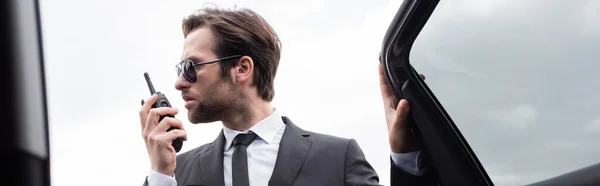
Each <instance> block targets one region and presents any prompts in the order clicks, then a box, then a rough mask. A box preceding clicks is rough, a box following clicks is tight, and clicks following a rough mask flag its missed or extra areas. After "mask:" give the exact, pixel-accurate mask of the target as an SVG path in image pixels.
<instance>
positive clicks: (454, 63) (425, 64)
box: [41, 0, 600, 186]
mask: <svg viewBox="0 0 600 186" xmlns="http://www.w3.org/2000/svg"><path fill="white" fill-rule="evenodd" d="M206 2H207V1H191V0H188V1H157V0H153V1H150V0H146V1H141V0H120V1H117V0H107V1H89V0H86V1H84V0H54V1H49V0H42V1H41V8H42V21H43V37H44V45H45V48H44V52H45V57H46V63H47V64H46V70H47V74H46V76H47V77H46V78H47V83H48V96H49V108H50V110H49V111H50V122H51V123H50V139H51V163H52V171H53V172H52V180H53V181H52V183H53V185H61V186H63V185H66V186H69V185H80V184H81V183H84V182H85V183H86V185H110V184H115V183H116V182H117V183H118V185H136V184H141V183H142V181H143V179H144V177H145V176H146V174H147V173H148V171H149V169H150V163H149V159H148V157H147V153H146V150H145V148H144V144H143V140H142V137H141V129H140V126H139V121H138V120H139V118H138V116H137V112H138V109H139V107H140V100H141V99H143V98H146V97H148V96H149V92H148V89H147V87H146V84H145V82H144V78H143V75H142V74H143V73H144V72H149V73H150V76H151V78H152V80H153V82H154V85H155V87H156V88H157V89H158V90H160V91H162V92H163V93H165V94H166V95H167V97H168V98H170V101H171V103H172V104H173V105H174V107H176V108H178V109H179V110H180V113H179V115H178V116H177V118H179V119H181V120H182V121H183V122H184V127H185V129H186V131H187V132H188V141H187V142H185V143H184V146H183V150H182V151H187V150H190V149H192V148H195V147H197V146H199V145H202V144H204V143H207V142H210V141H212V140H214V138H215V137H216V136H217V134H218V132H219V130H220V129H221V125H220V124H219V123H213V124H205V125H192V124H190V123H189V121H187V119H186V117H185V116H186V115H187V113H186V112H185V108H184V107H183V102H182V100H181V99H178V98H179V95H180V94H179V92H178V91H177V90H175V89H174V82H175V79H176V76H175V71H174V68H173V67H174V65H175V64H176V63H177V62H178V61H179V58H180V55H181V51H182V41H183V37H182V34H181V25H180V24H181V19H182V18H183V17H184V16H186V15H187V14H188V13H191V12H192V11H194V10H196V9H198V8H200V7H202V6H203V4H204V3H206ZM210 2H213V3H215V4H216V5H218V6H219V7H232V6H233V5H237V7H248V8H251V9H253V10H255V11H257V12H258V13H259V14H261V15H262V16H263V17H264V18H265V19H266V20H267V21H268V22H269V23H270V24H271V25H272V26H273V27H274V28H275V30H276V32H277V33H278V34H279V36H280V37H281V40H282V44H283V53H282V59H281V63H280V67H279V70H278V74H277V77H276V80H275V89H276V96H275V99H274V101H273V105H274V106H275V107H276V108H277V109H279V110H280V111H281V112H282V113H283V114H284V115H286V116H289V117H290V118H291V119H292V120H293V121H294V122H295V123H297V124H298V125H299V126H300V127H302V128H304V129H306V130H312V131H315V132H321V133H326V134H333V135H336V136H341V137H348V138H355V139H356V140H357V141H358V143H359V144H360V145H361V147H362V149H363V151H364V152H365V154H366V156H367V159H368V160H369V161H370V162H371V164H372V165H373V166H374V167H375V169H376V171H377V172H378V173H379V175H380V177H381V183H383V184H388V183H389V166H390V165H389V159H388V158H389V157H388V156H389V147H388V145H387V136H386V135H387V131H386V127H385V120H384V117H383V109H382V104H381V98H380V93H379V87H378V79H377V78H378V77H377V63H378V61H377V57H378V54H379V50H380V48H381V42H382V39H383V35H384V34H385V31H386V29H387V27H388V24H389V23H390V21H391V19H392V17H393V15H394V14H395V12H396V10H397V8H398V7H399V5H400V4H401V1H391V0H373V1H369V2H368V3H366V2H365V1H342V0H337V1H336V0H333V1H329V0H328V1H324V0H305V1H275V0H266V1H233V0H230V1H210ZM599 9H600V1H594V0H591V1H584V0H577V1H567V0H543V1H542V0H537V1H533V0H530V1H502V0H478V1H475V0H465V1H451V0H443V1H442V2H440V4H439V5H438V8H437V9H436V11H435V13H434V15H433V16H432V18H431V19H430V22H428V23H427V26H426V28H425V29H424V30H423V32H422V34H421V35H420V36H419V39H418V40H417V42H416V43H415V46H414V48H413V51H412V53H411V60H412V63H413V65H414V66H415V68H416V69H417V71H419V72H420V73H424V74H425V75H426V76H427V83H428V85H429V86H430V88H431V89H432V90H433V91H434V93H435V94H436V95H437V97H438V99H440V101H441V102H442V104H444V107H445V108H446V110H447V111H448V112H449V114H451V116H452V119H453V120H454V121H455V123H456V124H457V125H458V126H459V128H460V129H461V131H462V132H463V135H465V137H466V138H467V140H468V141H469V143H470V145H471V147H472V148H473V149H474V151H475V152H476V153H477V156H478V157H479V159H480V160H481V161H482V163H483V165H484V166H485V168H486V170H487V171H488V173H489V174H490V176H491V178H492V179H493V181H494V182H495V183H496V184H497V185H515V184H526V183H530V182H534V181H537V180H541V179H544V178H548V177H552V176H555V175H558V174H560V173H563V172H566V171H570V170H573V169H576V168H580V167H583V166H586V165H589V164H592V163H597V162H599V161H600V158H598V157H600V147H599V146H598V145H597V144H594V142H597V141H600V115H598V112H597V108H596V106H597V105H599V104H600V94H598V92H600V89H599V87H600V83H599V82H598V81H597V80H596V79H597V78H596V76H595V74H596V73H595V72H596V69H598V67H600V66H598V65H597V64H596V63H594V62H595V61H596V59H598V58H600V53H598V52H597V51H598V48H600V46H599V45H600V44H599V41H600V37H599V34H598V33H600V32H599V31H600V14H599ZM91 180H93V181H91Z"/></svg>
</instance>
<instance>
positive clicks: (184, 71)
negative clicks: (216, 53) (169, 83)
mask: <svg viewBox="0 0 600 186" xmlns="http://www.w3.org/2000/svg"><path fill="white" fill-rule="evenodd" d="M242 56H243V55H232V56H227V57H222V58H219V59H215V60H210V61H204V62H194V60H191V59H184V60H183V61H181V62H179V63H178V64H177V65H175V68H176V69H177V77H179V76H181V75H183V78H185V80H187V81H188V82H190V83H196V81H197V79H196V70H195V68H196V67H197V66H202V65H206V64H212V63H216V62H220V61H225V60H230V59H235V58H241V57H242ZM189 64H191V65H189ZM192 67H193V68H194V70H193V74H191V72H192V71H190V70H189V68H192Z"/></svg>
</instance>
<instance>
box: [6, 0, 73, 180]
mask: <svg viewBox="0 0 600 186" xmlns="http://www.w3.org/2000/svg"><path fill="white" fill-rule="evenodd" d="M0 2H1V3H0V4H1V5H2V6H0V7H2V10H1V11H0V14H2V19H0V26H1V29H0V37H1V39H0V40H1V41H2V42H0V46H1V48H2V53H1V54H0V61H1V67H0V74H1V75H2V78H0V85H1V87H2V90H3V95H7V97H3V98H4V100H3V103H4V104H3V106H2V109H0V110H1V111H0V118H2V129H0V144H1V145H0V146H1V147H0V148H1V149H2V151H1V152H0V165H1V166H0V167H1V168H2V169H3V172H6V173H5V174H2V176H0V179H1V180H2V184H0V185H15V186H20V185H28V186H47V185H50V156H49V154H50V147H49V137H48V134H49V133H48V119H47V113H46V91H45V87H46V83H45V78H44V64H43V55H42V39H41V30H40V25H39V23H40V17H39V9H38V7H39V4H38V1H37V0H7V1H0ZM75 148H76V147H75Z"/></svg>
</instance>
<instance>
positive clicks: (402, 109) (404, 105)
mask: <svg viewBox="0 0 600 186" xmlns="http://www.w3.org/2000/svg"><path fill="white" fill-rule="evenodd" d="M408 111H410V106H409V105H408V101H406V99H402V100H400V103H398V106H397V108H396V122H395V125H396V126H395V128H396V129H399V130H402V129H404V128H406V126H405V123H406V122H405V121H406V118H407V117H408Z"/></svg>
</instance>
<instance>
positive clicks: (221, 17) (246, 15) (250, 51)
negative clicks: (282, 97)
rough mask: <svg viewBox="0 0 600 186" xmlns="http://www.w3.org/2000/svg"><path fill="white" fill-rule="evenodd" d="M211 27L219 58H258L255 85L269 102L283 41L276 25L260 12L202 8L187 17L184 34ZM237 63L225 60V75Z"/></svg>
mask: <svg viewBox="0 0 600 186" xmlns="http://www.w3.org/2000/svg"><path fill="white" fill-rule="evenodd" d="M204 26H206V27H208V28H209V29H210V30H211V32H212V33H213V36H214V43H215V45H214V48H213V52H214V53H215V54H216V55H217V56H218V57H226V56H230V55H246V56H249V57H250V58H252V60H253V61H254V72H253V73H254V76H253V82H252V84H253V85H255V86H256V87H257V91H258V94H259V95H260V96H261V97H262V99H263V100H265V101H272V100H273V97H274V96H275V90H274V83H273V82H274V79H275V74H276V73H277V66H278V65H279V59H280V56H281V43H280V41H279V37H278V36H277V34H276V33H275V31H274V30H273V28H272V27H271V26H270V25H269V24H268V23H267V21H265V20H264V19H263V18H262V17H261V16H260V15H259V14H257V13H256V12H254V11H252V10H250V9H247V8H243V9H240V10H227V9H218V8H202V9H200V10H198V11H197V12H196V13H194V14H191V15H189V16H187V17H185V18H184V19H183V24H182V28H183V35H184V37H187V35H188V34H189V33H190V32H192V31H194V30H196V29H198V28H201V27H204ZM234 65H235V64H233V63H221V74H222V75H223V76H229V70H230V69H231V68H232V67H233V66H234Z"/></svg>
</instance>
